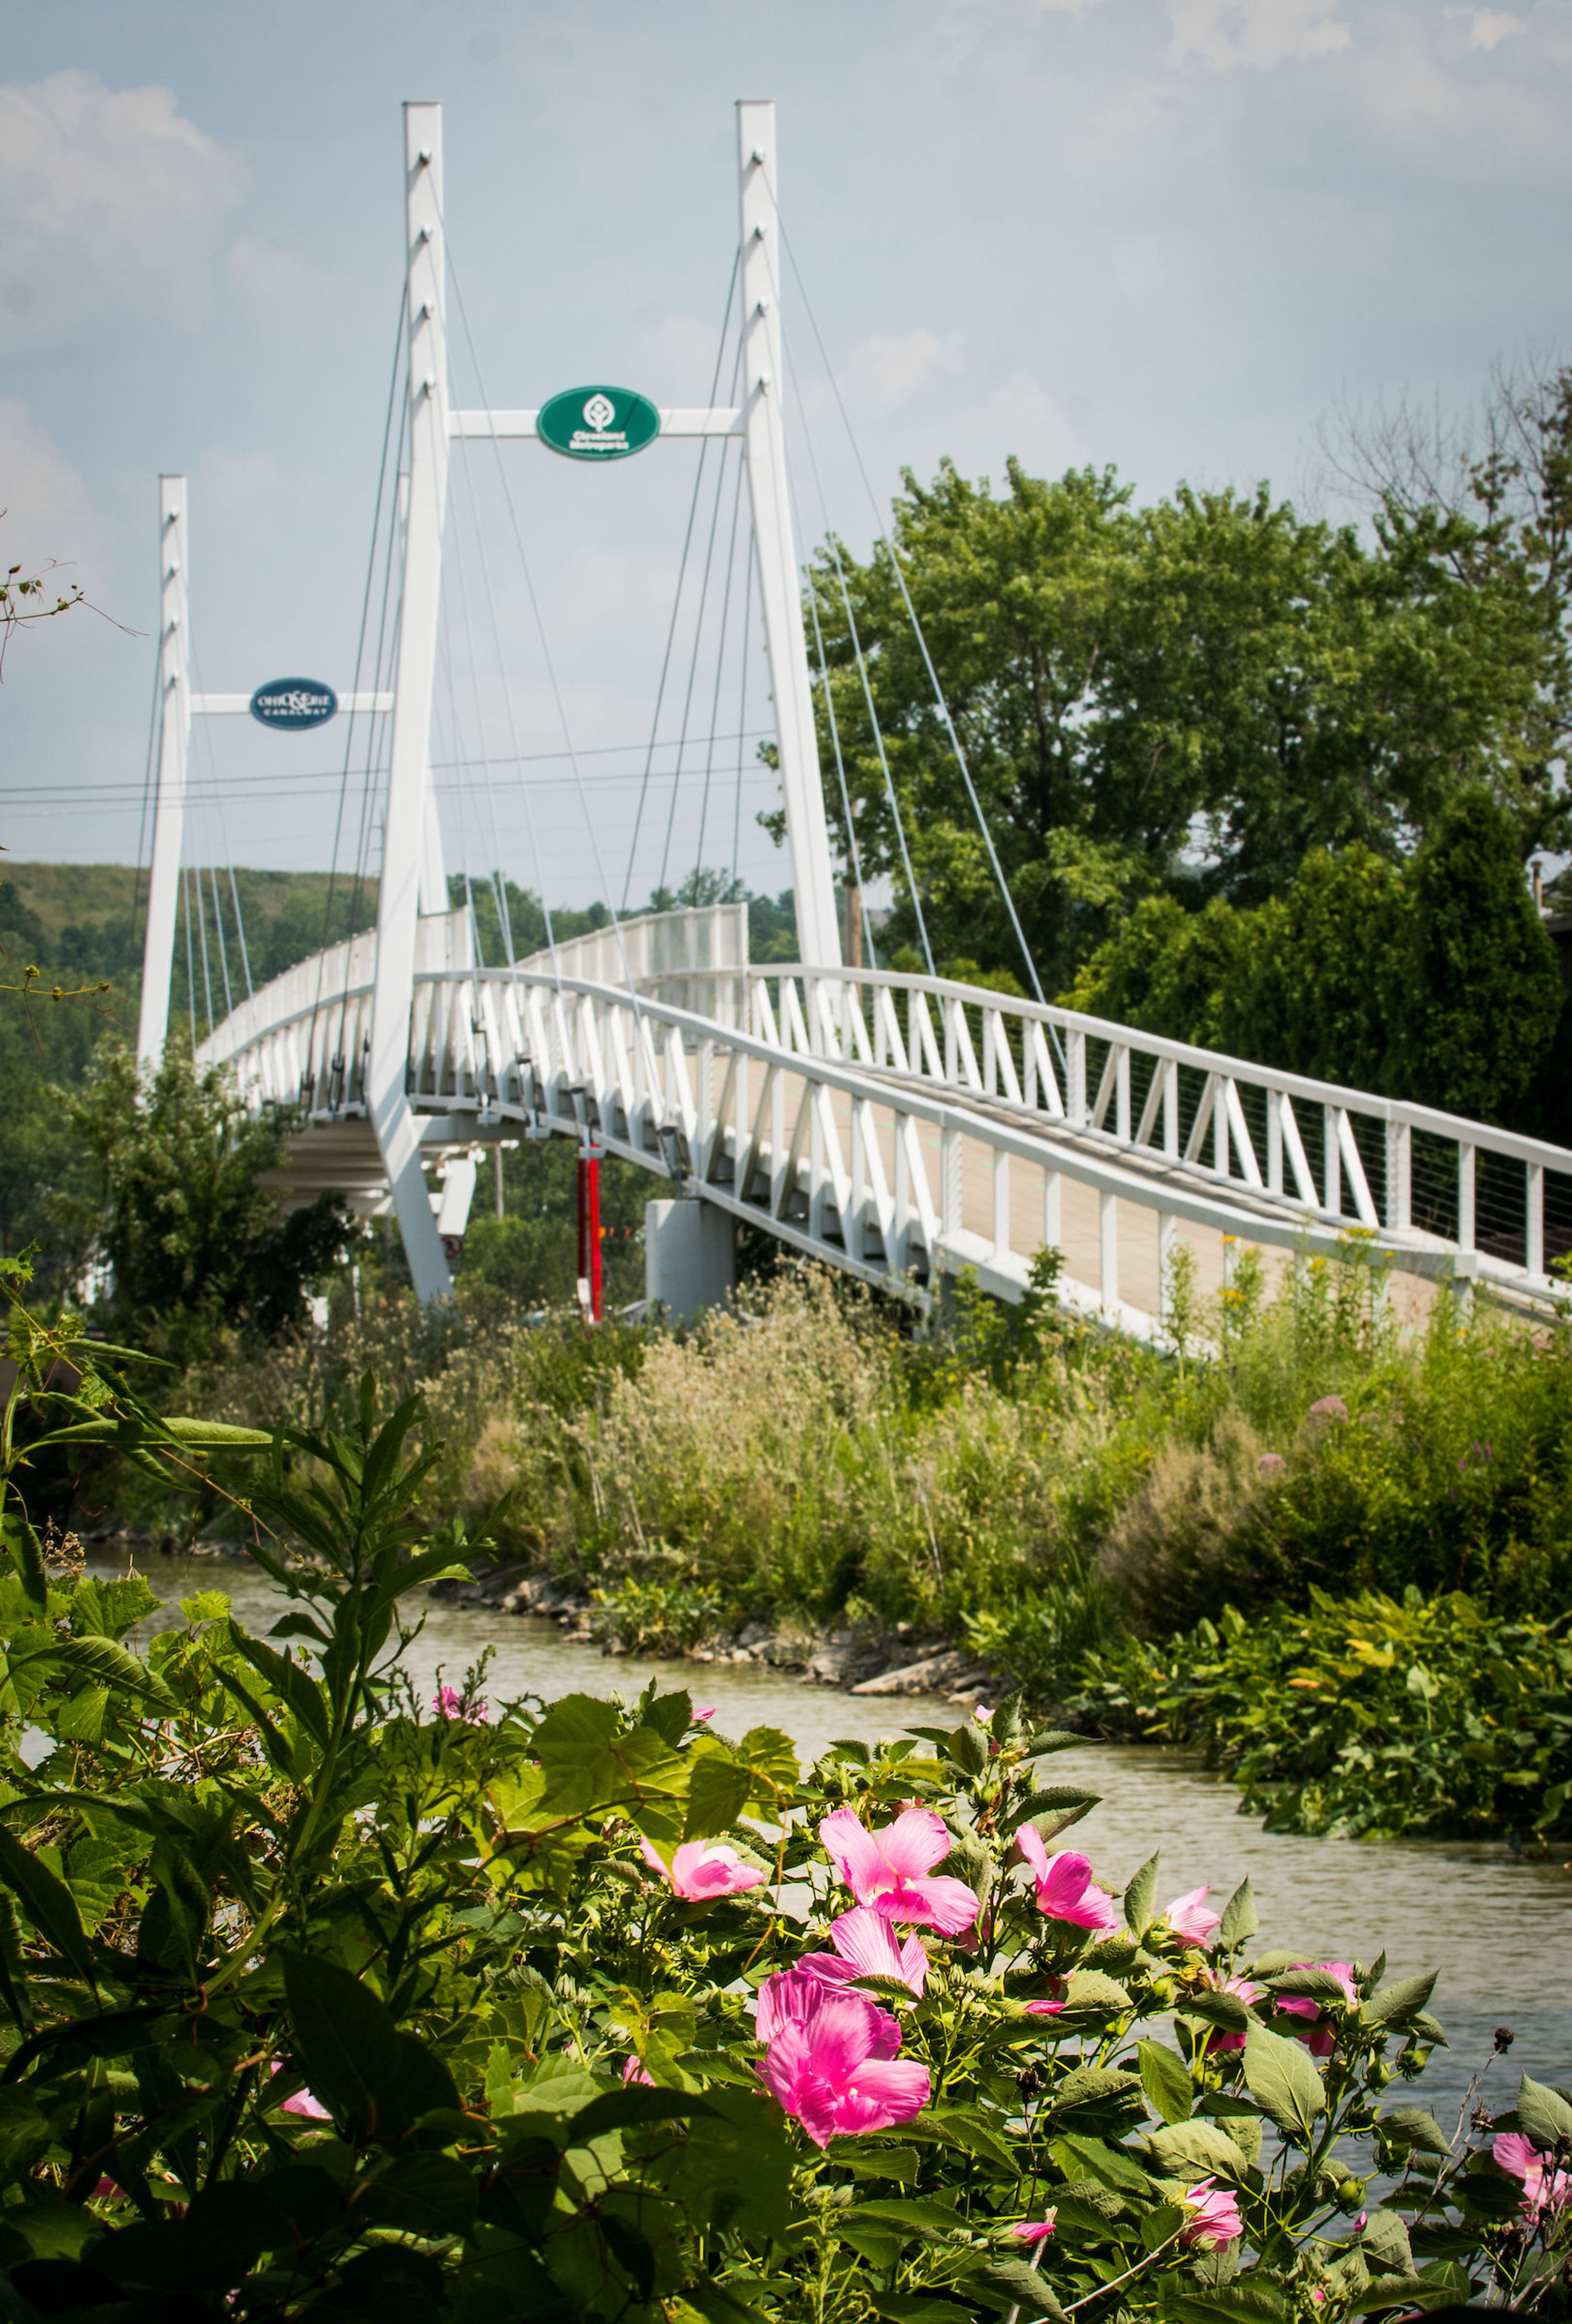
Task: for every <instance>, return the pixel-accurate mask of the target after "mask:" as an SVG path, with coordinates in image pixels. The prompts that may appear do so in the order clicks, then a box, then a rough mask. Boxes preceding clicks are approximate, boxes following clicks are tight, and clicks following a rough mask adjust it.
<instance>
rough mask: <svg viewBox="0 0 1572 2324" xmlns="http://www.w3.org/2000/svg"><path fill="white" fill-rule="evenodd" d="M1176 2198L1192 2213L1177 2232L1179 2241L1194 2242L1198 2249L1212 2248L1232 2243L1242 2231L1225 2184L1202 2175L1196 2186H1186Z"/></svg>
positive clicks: (1209, 2249) (1237, 2239) (1216, 2248)
mask: <svg viewBox="0 0 1572 2324" xmlns="http://www.w3.org/2000/svg"><path fill="white" fill-rule="evenodd" d="M1179 2201H1180V2202H1181V2203H1182V2204H1183V2205H1184V2207H1185V2209H1186V2210H1187V2211H1190V2212H1193V2213H1194V2217H1193V2218H1191V2219H1190V2220H1189V2222H1188V2225H1187V2226H1186V2227H1184V2228H1183V2229H1182V2230H1181V2232H1180V2235H1179V2241H1180V2243H1181V2244H1187V2245H1188V2244H1197V2245H1198V2246H1200V2248H1201V2250H1202V2251H1216V2250H1218V2249H1219V2248H1220V2247H1221V2246H1223V2245H1224V2244H1236V2243H1237V2242H1238V2241H1239V2238H1240V2236H1242V2235H1243V2234H1244V2220H1243V2219H1242V2218H1240V2216H1239V2206H1238V2204H1237V2203H1236V2202H1235V2201H1234V2197H1233V2194H1232V2192H1231V2191H1230V2190H1229V2189H1228V2188H1226V2187H1219V2186H1218V2184H1217V2182H1216V2180H1215V2179H1203V2180H1202V2181H1201V2182H1200V2184H1199V2185H1198V2186H1196V2187H1187V2188H1186V2189H1185V2191H1184V2193H1183V2194H1182V2195H1181V2196H1180V2197H1179Z"/></svg>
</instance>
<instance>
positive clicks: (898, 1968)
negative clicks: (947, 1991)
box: [797, 1904, 928, 1994]
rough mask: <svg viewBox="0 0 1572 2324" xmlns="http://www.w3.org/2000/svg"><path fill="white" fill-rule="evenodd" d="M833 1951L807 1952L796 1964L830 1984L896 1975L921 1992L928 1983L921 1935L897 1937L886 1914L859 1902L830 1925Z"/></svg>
mask: <svg viewBox="0 0 1572 2324" xmlns="http://www.w3.org/2000/svg"><path fill="white" fill-rule="evenodd" d="M829 1941H830V1943H831V1944H832V1945H833V1946H834V1947H835V1950H834V1952H832V1953H805V1954H804V1955H803V1957H802V1959H801V1960H800V1961H799V1963H798V1964H797V1966H798V1967H799V1969H807V1970H808V1971H809V1973H810V1974H811V1975H813V1976H815V1977H821V1978H824V1979H825V1981H826V1983H827V1984H829V1985H847V1984H849V1983H850V1982H851V1980H852V1979H853V1978H858V1977H893V1978H899V1979H900V1981H901V1983H902V1985H909V1986H910V1987H911V1990H912V1992H913V1993H916V1994H920V1993H921V1991H922V1988H923V1987H924V1986H925V1985H926V1984H927V1982H928V1955H927V1954H926V1953H925V1952H924V1951H923V1950H922V1940H921V1939H920V1937H906V1938H904V1939H902V1938H900V1937H898V1936H897V1935H896V1934H895V1932H894V1930H893V1929H892V1927H891V1926H890V1923H889V1922H888V1921H887V1920H886V1919H885V1918H884V1915H883V1913H877V1912H875V1911H874V1907H873V1906H872V1905H871V1904H858V1905H856V1906H855V1908H854V1910H853V1911H851V1912H849V1913H843V1914H841V1915H840V1917H839V1919H838V1920H834V1921H832V1922H831V1923H830V1924H829Z"/></svg>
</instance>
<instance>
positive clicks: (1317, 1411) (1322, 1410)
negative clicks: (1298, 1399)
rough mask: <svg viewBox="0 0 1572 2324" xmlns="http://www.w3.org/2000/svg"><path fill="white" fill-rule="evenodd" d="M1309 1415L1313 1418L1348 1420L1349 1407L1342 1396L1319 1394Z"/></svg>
mask: <svg viewBox="0 0 1572 2324" xmlns="http://www.w3.org/2000/svg"><path fill="white" fill-rule="evenodd" d="M1347 1417H1348V1407H1347V1406H1346V1405H1345V1403H1344V1401H1343V1399H1342V1397H1340V1396H1318V1397H1317V1398H1316V1401H1315V1402H1314V1404H1312V1405H1311V1406H1310V1409H1309V1413H1308V1418H1309V1419H1311V1420H1321V1421H1327V1420H1346V1419H1347Z"/></svg>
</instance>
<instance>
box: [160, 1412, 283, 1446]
mask: <svg viewBox="0 0 1572 2324" xmlns="http://www.w3.org/2000/svg"><path fill="white" fill-rule="evenodd" d="M162 1425H163V1426H164V1427H165V1428H167V1429H168V1431H169V1433H170V1434H171V1436H172V1437H174V1438H175V1439H176V1440H177V1442H178V1443H181V1444H190V1445H191V1446H192V1447H193V1448H194V1449H196V1450H197V1451H199V1452H206V1451H208V1450H212V1451H215V1452H217V1451H220V1450H221V1451H224V1452H266V1450H267V1449H268V1447H269V1446H270V1445H271V1444H272V1443H273V1435H272V1432H271V1431H270V1430H268V1429H265V1428H239V1427H236V1425H234V1424H233V1423H232V1422H230V1421H227V1420H169V1419H165V1420H164V1421H163V1423H162Z"/></svg>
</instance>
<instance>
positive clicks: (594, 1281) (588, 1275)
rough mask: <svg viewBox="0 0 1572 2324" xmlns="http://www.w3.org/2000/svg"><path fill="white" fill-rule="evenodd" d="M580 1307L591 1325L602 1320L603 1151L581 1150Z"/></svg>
mask: <svg viewBox="0 0 1572 2324" xmlns="http://www.w3.org/2000/svg"><path fill="white" fill-rule="evenodd" d="M578 1304H579V1305H580V1306H581V1307H582V1308H583V1310H584V1313H585V1316H586V1319H587V1321H588V1322H589V1323H599V1322H600V1321H601V1313H602V1303H601V1273H600V1152H599V1148H596V1147H594V1146H581V1147H580V1148H579V1149H578Z"/></svg>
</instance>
